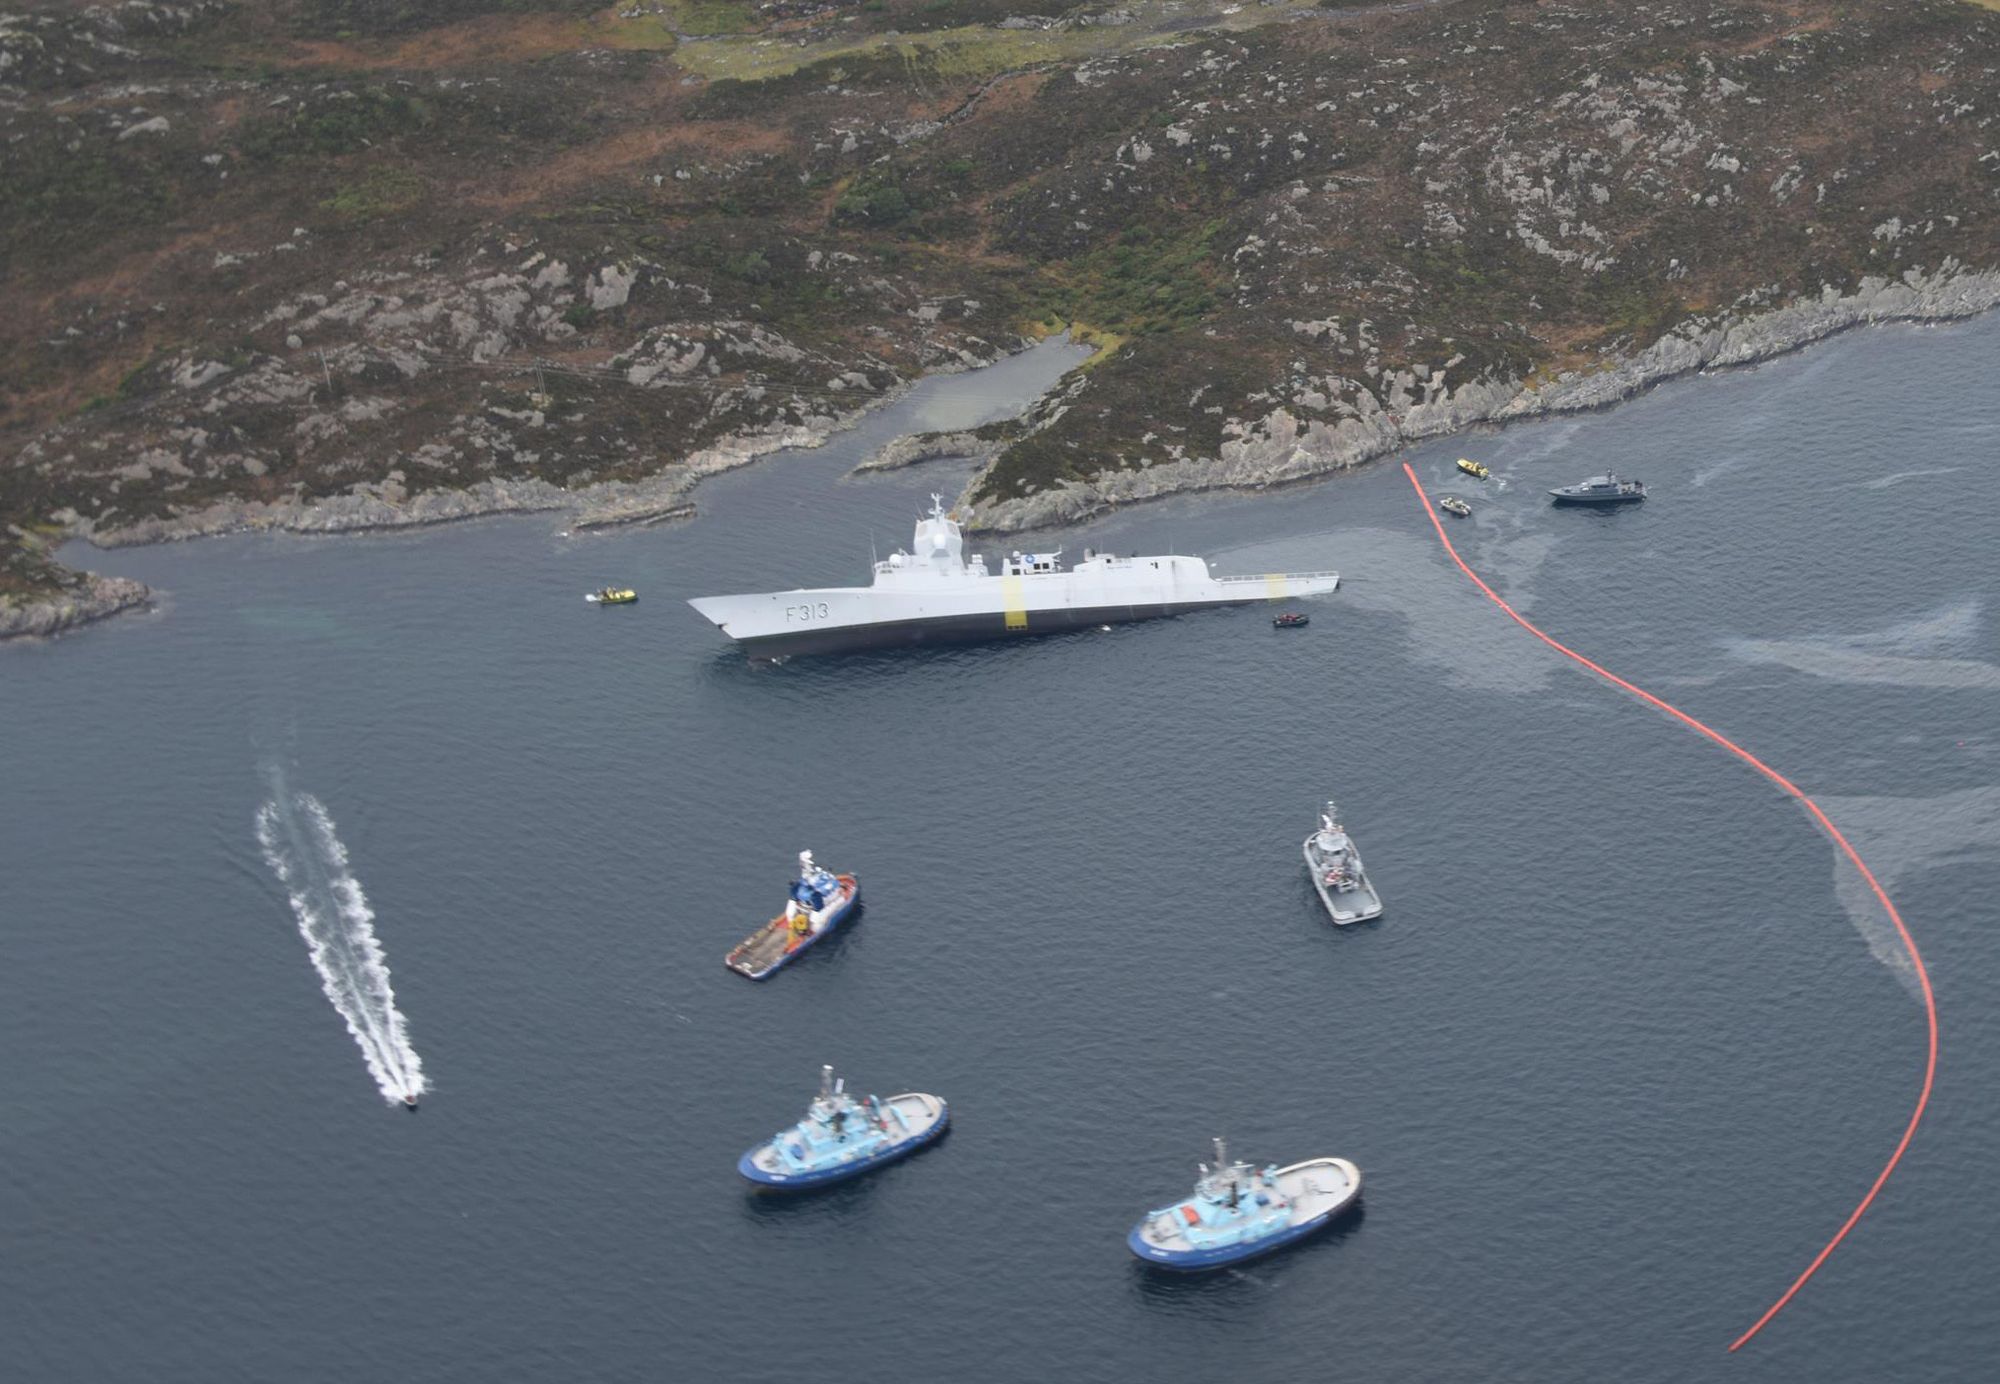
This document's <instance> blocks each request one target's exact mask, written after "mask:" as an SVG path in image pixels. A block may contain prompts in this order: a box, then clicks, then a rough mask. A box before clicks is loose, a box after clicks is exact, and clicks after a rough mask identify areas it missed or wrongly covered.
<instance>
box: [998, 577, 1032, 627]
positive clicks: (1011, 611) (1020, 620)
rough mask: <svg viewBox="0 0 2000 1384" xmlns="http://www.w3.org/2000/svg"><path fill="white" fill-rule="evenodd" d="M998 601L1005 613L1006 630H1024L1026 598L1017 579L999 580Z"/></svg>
mask: <svg viewBox="0 0 2000 1384" xmlns="http://www.w3.org/2000/svg"><path fill="white" fill-rule="evenodd" d="M1000 600H1001V603H1002V606H1003V608H1004V609H1005V610H1006V612H1007V628H1008V629H1010V630H1024V629H1026V628H1027V627H1028V597H1027V594H1026V593H1025V592H1024V591H1023V590H1022V589H1021V579H1020V578H1019V577H1002V578H1000Z"/></svg>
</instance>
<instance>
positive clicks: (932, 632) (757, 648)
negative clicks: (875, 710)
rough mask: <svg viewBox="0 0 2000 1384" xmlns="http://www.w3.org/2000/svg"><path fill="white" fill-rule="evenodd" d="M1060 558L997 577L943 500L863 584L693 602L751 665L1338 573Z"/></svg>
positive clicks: (1185, 603)
mask: <svg viewBox="0 0 2000 1384" xmlns="http://www.w3.org/2000/svg"><path fill="white" fill-rule="evenodd" d="M1061 559H1062V553H1061V551H1060V550H1058V551H1056V552H1052V553H1027V552H1013V553H1009V554H1008V555H1007V556H1005V557H1003V558H1001V559H1000V560H999V563H998V567H997V570H995V569H993V568H989V567H988V566H987V562H986V558H985V556H984V555H983V554H979V553H974V554H973V555H971V556H970V557H967V556H966V555H965V538H964V534H963V532H962V531H961V530H960V527H959V522H958V518H957V516H956V515H954V514H950V513H947V512H946V511H945V508H944V503H943V500H942V498H941V497H939V496H936V495H933V496H932V497H931V510H930V513H929V514H927V515H925V516H924V517H923V518H921V519H919V520H918V521H917V526H916V536H915V538H914V539H913V541H912V542H911V545H910V551H908V552H903V551H901V550H898V551H897V552H894V553H891V554H890V555H889V556H888V557H886V558H884V559H882V560H881V561H879V562H877V563H876V564H875V571H874V579H873V581H872V583H871V584H870V585H868V586H835V587H821V588H818V589H813V590H803V589H802V590H795V591H769V592H763V593H760V594H756V595H745V596H704V597H701V598H699V599H697V600H693V601H689V602H688V604H689V605H691V606H693V607H694V608H695V609H696V610H697V611H699V612H701V614H702V615H703V616H704V617H705V618H706V619H708V620H711V621H713V622H714V624H715V626H716V627H717V628H718V629H720V630H721V631H722V632H723V633H724V634H726V635H728V636H729V637H730V638H731V639H734V640H735V641H736V642H737V643H739V644H741V645H743V646H744V648H745V650H746V652H748V653H750V654H751V655H752V656H753V657H760V658H778V657H785V656H788V655H791V654H812V653H834V652H841V651H846V650H853V649H869V648H886V647H892V646H895V645H901V644H921V643H926V642H952V641H965V640H977V639H1003V638H1007V637H1010V636H1013V635H1020V634H1049V633H1053V632H1055V631H1057V630H1066V629H1077V628H1083V627H1087V626H1091V625H1109V624H1117V623H1120V622H1123V621H1129V620H1149V619H1154V618H1156V617H1159V616H1163V615H1176V614H1179V613H1181V612H1182V611H1189V610H1204V609H1208V608H1210V607H1214V606H1226V605H1241V604H1244V603H1246V602H1249V601H1261V600H1280V601H1282V600H1292V599H1295V598H1297V597H1301V596H1318V595H1325V594H1327V593H1329V592H1331V591H1334V590H1335V589H1337V588H1338V587H1339V585H1340V574H1339V573H1338V572H1284V573H1272V574H1269V575H1265V576H1245V577H1217V576H1213V575H1211V574H1210V572H1209V570H1208V564H1207V563H1206V562H1204V561H1202V560H1201V559H1200V558H1198V557H1184V556H1175V557H1137V556H1133V557H1119V556H1117V555H1116V554H1112V553H1097V552H1092V551H1090V550H1089V549H1085V550H1084V555H1083V560H1082V561H1081V562H1078V563H1075V564H1073V565H1071V566H1070V567H1068V568H1065V567H1064V566H1063V564H1062V560H1061Z"/></svg>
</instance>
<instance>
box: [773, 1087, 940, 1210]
mask: <svg viewBox="0 0 2000 1384" xmlns="http://www.w3.org/2000/svg"><path fill="white" fill-rule="evenodd" d="M950 1121H951V1112H950V1110H949V1109H948V1108H947V1107H946V1106H945V1103H944V1102H943V1101H942V1100H940V1099H938V1097H936V1096H933V1095H927V1094H925V1093H924V1092H922V1091H911V1092H908V1093H906V1094H904V1095H900V1096H890V1097H889V1098H888V1099H886V1100H882V1099H878V1098H877V1097H875V1096H864V1097H861V1098H858V1099H857V1098H856V1097H854V1096H851V1095H849V1094H848V1093H847V1083H846V1081H845V1080H835V1079H834V1075H833V1068H831V1067H821V1068H820V1069H819V1094H818V1095H817V1096H815V1097H814V1098H813V1103H812V1105H811V1106H810V1107H809V1108H808V1109H807V1110H806V1117H805V1118H804V1119H803V1120H800V1121H799V1122H798V1123H797V1124H795V1125H793V1126H792V1127H791V1128H790V1129H787V1130H783V1131H781V1132H780V1133H778V1134H774V1135H772V1136H771V1138H770V1139H769V1140H768V1141H767V1142H765V1143H762V1144H759V1145H757V1147H756V1148H754V1149H751V1150H750V1151H749V1152H748V1153H746V1154H744V1155H743V1156H742V1157H741V1158H739V1159H738V1160H737V1161H736V1171H738V1172H740V1173H742V1174H743V1176H745V1177H747V1178H749V1179H750V1180H751V1181H752V1182H754V1183H756V1184H757V1185H758V1186H760V1187H782V1188H785V1189H787V1190H790V1189H794V1188H804V1187H824V1186H825V1185H827V1184H828V1183H829V1182H842V1181H845V1180H846V1179H848V1178H850V1177H859V1176H860V1175H861V1174H862V1173H865V1172H871V1171H873V1170H874V1169H876V1168H879V1167H881V1166H882V1165H883V1164H885V1163H893V1162H895V1161H896V1160H897V1159H898V1158H902V1157H905V1156H906V1155H908V1154H912V1153H915V1152H916V1151H917V1150H918V1149H920V1148H922V1147H923V1146H924V1145H926V1144H928V1143H931V1142H932V1141H934V1140H935V1139H936V1138H937V1137H938V1136H939V1135H941V1134H943V1133H944V1131H945V1127H946V1126H947V1125H948V1124H949V1123H950Z"/></svg>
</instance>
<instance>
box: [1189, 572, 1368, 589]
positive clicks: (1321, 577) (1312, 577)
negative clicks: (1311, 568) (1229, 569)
mask: <svg viewBox="0 0 2000 1384" xmlns="http://www.w3.org/2000/svg"><path fill="white" fill-rule="evenodd" d="M1339 576H1340V573H1338V572H1268V573H1264V572H1260V573H1258V574H1257V575H1256V576H1254V577H1217V578H1216V579H1215V580H1216V581H1217V582H1218V583H1220V584H1221V585H1224V586H1230V585H1237V584H1241V583H1245V582H1265V581H1270V580H1271V579H1272V578H1273V577H1276V578H1278V579H1279V580H1281V581H1332V580H1335V579H1337V578H1338V577H1339Z"/></svg>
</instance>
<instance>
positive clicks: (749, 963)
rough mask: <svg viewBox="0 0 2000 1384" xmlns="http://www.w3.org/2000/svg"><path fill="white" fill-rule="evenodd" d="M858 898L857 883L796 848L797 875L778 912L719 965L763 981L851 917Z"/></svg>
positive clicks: (859, 889) (858, 885) (848, 876)
mask: <svg viewBox="0 0 2000 1384" xmlns="http://www.w3.org/2000/svg"><path fill="white" fill-rule="evenodd" d="M860 902H861V882H860V881H859V880H857V879H856V878H855V877H854V876H853V875H836V874H834V873H832V872H831V871H829V870H824V869H821V868H820V867H819V866H818V865H816V864H814V863H813V853H812V852H811V851H800V852H799V877H798V878H797V879H795V880H793V881H792V895H791V897H790V898H788V899H786V900H785V906H784V908H783V910H782V911H780V912H779V914H778V916H777V917H775V918H773V919H771V921H770V922H768V923H766V924H764V926H762V927H760V928H758V929H757V930H756V931H755V932H753V933H751V934H750V935H749V936H748V937H746V938H744V939H743V940H742V941H741V942H739V943H737V944H736V947H735V948H734V949H733V950H732V951H731V952H730V953H729V955H728V956H725V957H724V958H722V964H723V965H725V966H727V967H728V968H729V969H730V970H732V971H735V972H737V973H739V974H741V975H746V976H749V977H750V979H752V980H762V979H763V978H764V977H765V976H768V975H770V974H771V973H772V972H773V971H776V970H780V969H782V968H783V967H785V966H788V965H790V964H791V961H792V958H793V957H795V956H797V955H798V954H799V953H800V952H802V951H804V950H805V949H806V948H807V947H810V946H811V945H812V944H813V943H815V942H817V941H819V939H820V938H822V937H824V936H826V935H827V934H828V933H830V932H832V931H834V930H835V929H836V928H838V927H840V926H841V924H843V923H845V922H846V921H847V920H848V919H849V918H850V917H852V916H853V914H854V910H855V907H856V905H858V904H859V903H860Z"/></svg>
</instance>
